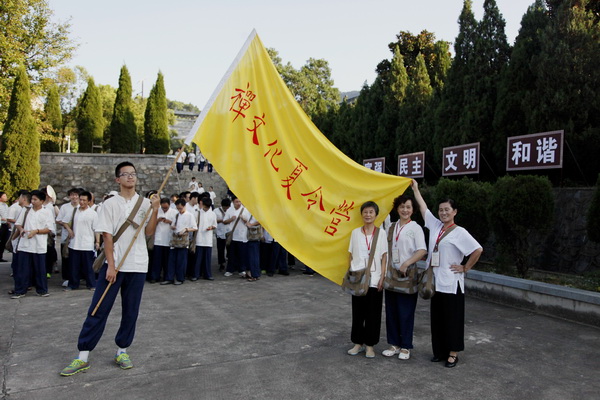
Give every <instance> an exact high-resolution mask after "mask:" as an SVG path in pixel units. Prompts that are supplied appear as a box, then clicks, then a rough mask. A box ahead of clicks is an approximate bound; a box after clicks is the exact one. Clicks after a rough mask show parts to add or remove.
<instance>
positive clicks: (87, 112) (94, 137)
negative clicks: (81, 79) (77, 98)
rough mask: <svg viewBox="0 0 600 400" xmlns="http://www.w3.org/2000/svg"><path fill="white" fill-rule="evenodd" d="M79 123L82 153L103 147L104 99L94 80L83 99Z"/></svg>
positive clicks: (90, 79)
mask: <svg viewBox="0 0 600 400" xmlns="http://www.w3.org/2000/svg"><path fill="white" fill-rule="evenodd" d="M75 121H76V123H77V142H78V143H79V152H80V153H93V152H94V149H93V146H101V145H102V136H103V132H104V119H103V117H102V99H101V98H100V91H99V90H98V87H97V86H96V84H95V83H94V78H89V79H88V85H87V88H86V90H85V92H84V93H83V96H82V97H81V102H80V103H79V107H78V110H77V116H76V119H75Z"/></svg>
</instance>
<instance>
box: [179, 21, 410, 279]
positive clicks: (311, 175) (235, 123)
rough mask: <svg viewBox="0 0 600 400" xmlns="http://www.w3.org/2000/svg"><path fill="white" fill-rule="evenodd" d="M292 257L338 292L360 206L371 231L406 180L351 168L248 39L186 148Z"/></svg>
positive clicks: (255, 41) (262, 50) (266, 57)
mask: <svg viewBox="0 0 600 400" xmlns="http://www.w3.org/2000/svg"><path fill="white" fill-rule="evenodd" d="M192 140H193V141H194V142H195V143H196V144H197V145H198V146H199V147H200V149H201V151H202V154H204V155H205V156H206V158H207V159H208V160H210V161H211V162H212V164H213V165H214V167H215V169H216V170H217V171H218V172H219V174H220V175H221V176H222V177H223V179H225V181H226V182H227V184H228V185H229V187H230V189H231V190H232V191H233V193H235V194H236V196H238V197H239V199H240V200H241V201H242V203H243V204H244V206H245V207H246V208H247V209H248V210H249V211H250V212H251V213H252V215H254V216H255V217H256V219H257V220H258V221H260V222H261V224H262V225H263V226H264V227H265V229H267V231H269V233H271V235H273V237H274V238H275V239H276V240H277V241H278V242H280V243H281V244H282V245H283V247H285V248H286V249H287V250H288V251H289V252H290V253H292V254H293V255H294V256H296V257H297V258H298V259H299V260H300V261H302V262H303V263H304V264H306V265H308V266H309V267H311V268H312V269H314V270H315V271H317V272H318V273H320V274H321V275H323V276H325V277H326V278H328V279H330V280H332V281H333V282H335V283H337V284H341V282H342V278H343V276H344V273H345V271H346V269H347V268H348V245H349V240H350V234H351V232H352V230H353V229H354V228H356V227H359V226H361V225H362V218H361V215H360V206H361V204H363V203H364V202H365V201H368V200H372V201H375V202H376V203H377V204H378V205H379V207H380V213H379V216H378V219H377V225H378V226H379V225H380V224H381V223H382V222H383V220H384V219H385V217H386V215H387V214H388V213H389V212H390V210H391V208H392V201H393V199H394V197H396V196H398V195H400V194H402V193H403V192H404V191H405V190H406V188H407V187H408V186H409V184H410V180H409V179H407V178H402V177H397V176H392V175H387V174H382V173H379V172H374V171H371V170H369V169H367V168H365V167H363V166H362V165H359V164H357V163H355V162H354V161H352V160H351V159H350V158H348V157H347V156H346V155H344V154H343V153H342V152H341V151H339V150H338V149H337V148H336V147H335V146H334V145H333V144H331V142H329V140H328V139H327V138H326V137H325V136H324V135H323V134H322V133H321V132H320V131H319V130H318V129H317V128H316V127H315V125H314V124H313V123H312V121H311V120H310V118H309V117H308V116H307V115H306V114H305V113H304V111H303V110H302V108H301V107H300V105H299V104H298V103H297V102H296V100H295V99H294V97H293V95H292V94H291V92H290V91H289V90H288V88H287V86H286V85H285V83H284V82H283V80H282V79H281V77H280V76H279V74H278V73H277V70H276V68H275V66H274V65H273V63H272V62H271V59H270V58H269V55H268V53H267V51H266V50H265V48H264V47H263V45H262V42H261V41H260V39H259V38H258V35H256V32H253V33H252V34H251V35H250V37H249V38H248V41H247V42H246V44H245V45H244V47H243V48H242V50H241V51H240V53H239V55H238V57H237V58H236V60H235V61H234V63H233V64H232V66H231V68H230V69H229V71H228V72H227V74H226V75H225V77H224V78H223V80H222V81H221V83H220V84H219V87H218V88H217V90H216V91H215V93H214V94H213V96H212V97H211V99H210V100H209V102H208V104H207V106H206V108H205V109H204V110H202V113H201V115H200V116H199V117H198V120H197V121H196V124H195V125H194V127H193V128H192V130H191V132H190V136H189V137H188V139H187V143H188V144H189V143H190V142H191V141H192Z"/></svg>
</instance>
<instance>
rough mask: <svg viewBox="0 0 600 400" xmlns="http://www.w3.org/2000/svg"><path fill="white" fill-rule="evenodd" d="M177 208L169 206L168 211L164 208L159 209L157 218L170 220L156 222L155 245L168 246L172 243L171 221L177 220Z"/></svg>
mask: <svg viewBox="0 0 600 400" xmlns="http://www.w3.org/2000/svg"><path fill="white" fill-rule="evenodd" d="M177 213H178V212H177V210H174V209H172V208H169V209H168V210H167V212H164V211H163V209H162V208H159V209H158V216H157V218H164V219H166V220H167V221H169V222H164V221H160V222H158V223H157V224H156V231H155V232H154V245H155V246H165V247H168V246H169V244H170V243H171V236H172V231H171V223H172V222H173V221H175V217H176V216H177Z"/></svg>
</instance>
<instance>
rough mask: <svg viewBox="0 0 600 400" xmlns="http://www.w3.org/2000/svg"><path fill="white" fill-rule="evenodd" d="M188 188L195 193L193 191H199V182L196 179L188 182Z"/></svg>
mask: <svg viewBox="0 0 600 400" xmlns="http://www.w3.org/2000/svg"><path fill="white" fill-rule="evenodd" d="M188 190H189V191H190V192H192V193H193V192H197V191H198V182H196V181H191V182H190V183H189V184H188Z"/></svg>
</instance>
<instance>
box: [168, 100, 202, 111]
mask: <svg viewBox="0 0 600 400" xmlns="http://www.w3.org/2000/svg"><path fill="white" fill-rule="evenodd" d="M167 108H168V109H169V110H174V111H186V112H191V113H196V114H199V113H200V109H199V108H198V107H196V106H195V105H193V104H192V103H183V102H181V101H177V100H169V99H167Z"/></svg>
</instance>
